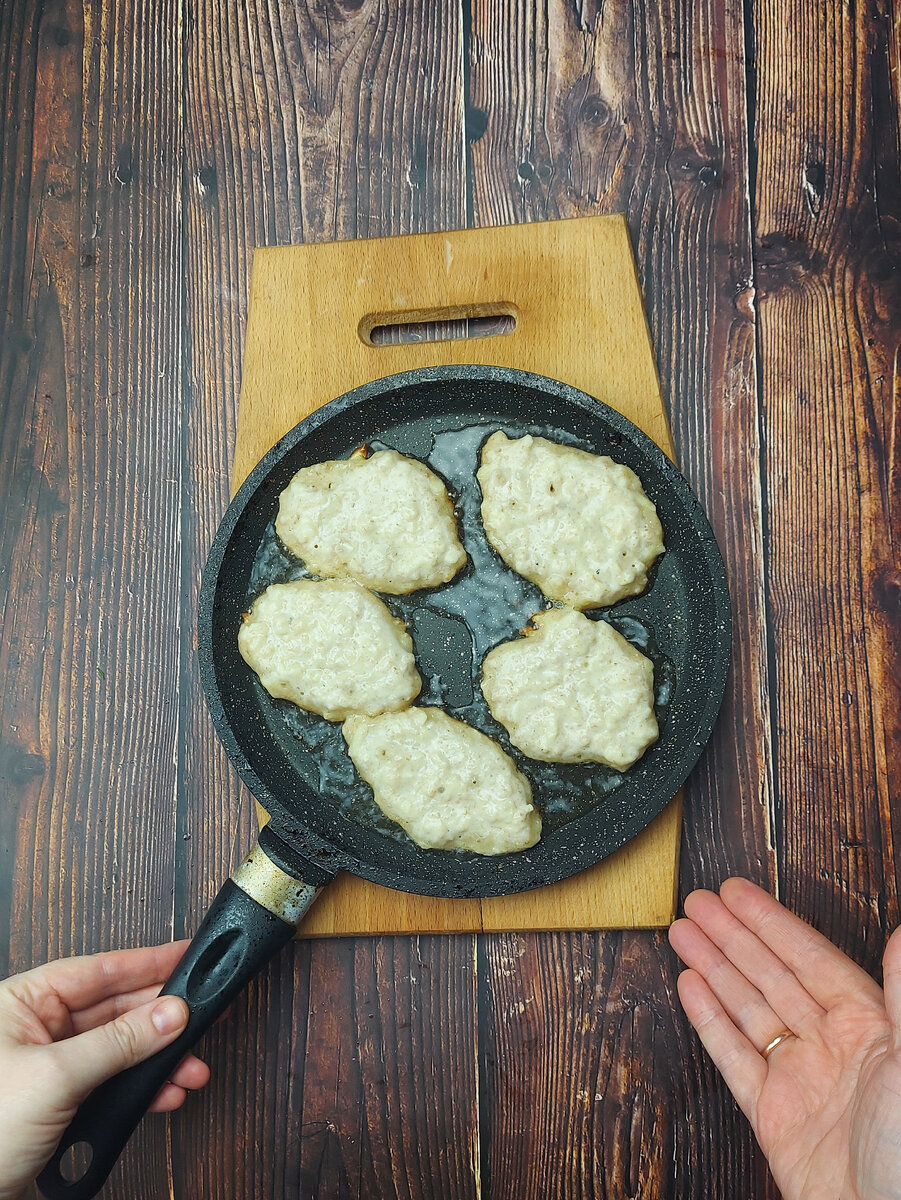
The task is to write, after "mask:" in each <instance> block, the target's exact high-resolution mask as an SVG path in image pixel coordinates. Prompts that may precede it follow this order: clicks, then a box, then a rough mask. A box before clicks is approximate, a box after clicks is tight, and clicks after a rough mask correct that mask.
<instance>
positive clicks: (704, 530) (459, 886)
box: [197, 364, 732, 897]
mask: <svg viewBox="0 0 901 1200" xmlns="http://www.w3.org/2000/svg"><path fill="white" fill-rule="evenodd" d="M449 381H454V382H457V381H472V382H477V383H480V384H481V383H484V382H493V383H498V384H509V385H515V386H519V387H524V388H531V389H533V390H537V391H539V392H541V393H543V394H544V395H547V396H549V397H553V398H556V399H557V400H559V401H561V402H563V403H565V404H568V405H570V406H571V407H573V408H578V409H581V410H582V411H583V412H584V413H585V414H586V416H588V417H589V418H595V419H597V420H599V421H601V422H603V423H604V424H605V425H606V426H608V427H611V428H613V429H615V430H616V431H617V432H618V433H619V434H620V436H622V437H624V438H626V439H628V440H629V441H630V442H631V443H632V444H633V446H634V448H635V449H636V451H637V452H638V453H639V454H640V455H641V456H642V457H643V458H644V459H645V460H650V462H651V463H652V464H653V467H654V469H655V471H656V472H657V474H658V476H659V477H660V478H661V479H662V481H663V483H664V484H665V486H667V487H668V488H669V489H670V491H671V492H673V493H675V495H676V497H677V499H678V501H679V503H680V504H681V506H682V508H683V509H684V511H685V516H686V518H687V520H688V521H689V523H690V525H691V527H692V531H693V534H694V536H695V538H696V543H697V548H698V550H699V551H700V552H702V553H703V558H704V560H705V562H706V566H707V569H708V570H709V572H710V576H711V580H712V585H713V586H712V595H713V600H714V604H715V608H716V617H717V636H716V646H715V653H712V654H711V655H710V658H709V660H708V665H709V672H708V674H707V675H706V676H705V685H706V701H705V703H704V704H703V706H702V707H701V708H700V709H699V712H698V716H697V719H696V720H695V721H694V723H693V730H692V732H693V736H692V738H691V739H690V740H689V741H687V742H686V744H685V745H684V746H682V747H681V752H680V753H679V755H678V756H676V757H675V759H674V762H673V764H672V765H671V767H670V769H669V770H668V771H667V772H666V773H665V774H664V776H663V780H664V781H665V782H666V787H665V789H663V790H665V791H666V792H667V793H668V794H667V796H666V799H665V800H663V801H661V803H660V804H659V806H658V807H657V808H656V810H655V811H654V812H653V813H652V814H651V815H650V816H648V817H647V818H645V819H642V820H638V821H633V822H627V823H626V824H625V825H624V826H623V829H622V834H623V836H621V837H619V838H613V839H611V842H610V844H609V846H608V847H607V848H606V849H605V850H604V852H603V853H602V854H598V853H597V852H596V851H595V849H594V848H593V847H592V845H591V843H592V838H591V837H590V836H586V837H584V838H583V839H581V843H580V839H579V838H578V837H575V836H572V835H574V834H575V833H576V832H577V831H578V830H580V829H583V827H585V826H586V825H587V826H589V827H590V825H591V818H592V817H593V816H594V815H595V814H597V813H598V812H599V810H602V809H603V805H599V806H597V807H595V808H594V809H591V810H589V811H588V812H587V813H585V814H584V815H583V816H581V817H578V818H575V819H573V821H571V822H569V823H568V824H567V825H566V826H564V827H562V828H560V829H557V830H555V831H553V832H552V833H551V834H550V835H548V837H547V838H542V840H541V842H539V843H538V846H542V845H544V847H545V857H546V858H547V859H548V861H547V862H546V863H543V864H542V866H541V868H540V869H539V868H538V867H537V866H536V868H535V874H534V875H533V876H532V877H531V878H526V879H523V880H517V881H516V883H515V884H514V885H513V886H511V885H510V882H509V880H508V879H507V878H506V877H505V875H506V873H505V872H504V871H503V870H500V869H499V870H498V873H497V877H495V876H493V875H492V874H491V872H490V871H489V870H487V869H486V870H483V871H482V876H483V877H484V878H482V879H480V880H479V882H478V884H477V886H475V887H473V886H472V885H471V880H469V879H468V878H467V877H466V872H465V871H463V872H460V871H453V870H450V869H447V870H443V871H441V872H438V873H436V874H430V873H428V872H425V873H423V874H421V875H418V874H410V873H409V872H407V871H398V870H396V869H392V867H391V866H390V865H387V866H386V865H385V863H384V862H376V861H373V859H372V858H369V857H366V856H365V855H360V854H357V853H352V852H351V851H349V850H347V849H346V848H344V847H341V846H338V845H336V844H335V842H334V841H332V840H330V839H329V838H328V837H325V836H323V835H322V834H321V833H320V832H318V831H317V830H316V829H315V828H312V827H311V826H310V825H308V824H306V823H304V822H303V821H301V820H299V819H298V817H297V815H296V814H294V813H293V812H292V811H291V809H290V808H289V807H288V806H287V805H286V803H285V802H283V800H282V798H281V797H279V796H278V795H276V794H275V793H274V792H273V791H272V790H270V788H269V787H268V786H267V784H266V783H265V782H264V781H263V780H262V779H261V778H260V776H259V775H258V774H257V772H256V770H255V769H254V767H253V765H252V763H251V762H250V760H249V758H248V756H247V755H246V754H245V751H244V749H243V748H242V745H241V742H240V739H239V738H238V736H237V735H236V734H235V731H234V729H233V726H232V722H231V720H230V718H229V715H228V712H227V711H226V706H225V703H224V701H223V697H222V692H221V689H220V687H219V681H218V679H217V675H216V664H215V660H214V640H215V609H216V591H217V587H218V585H219V581H220V576H221V571H222V567H223V563H224V562H225V561H226V558H227V554H228V549H229V546H230V544H231V541H232V537H233V535H234V533H235V530H236V528H237V526H238V525H239V522H240V521H241V519H242V517H243V516H244V514H245V511H246V510H247V509H248V508H249V507H250V505H251V503H252V502H253V501H254V499H255V498H256V497H257V496H258V493H259V491H260V489H261V487H262V485H263V484H264V482H265V481H266V480H267V479H268V478H269V476H270V475H271V474H272V472H273V471H274V470H275V468H276V467H277V466H278V465H279V464H281V462H282V461H283V459H284V458H285V457H286V456H287V455H289V454H291V453H292V451H294V450H295V449H296V448H297V447H298V445H299V444H300V443H301V442H302V441H304V440H305V439H306V438H307V437H309V436H310V435H311V434H312V433H314V432H315V431H316V430H318V429H320V428H321V427H322V426H323V425H324V424H326V423H327V422H329V421H330V420H332V419H333V418H334V417H336V416H338V415H339V414H340V413H343V412H345V411H347V410H348V409H351V408H353V407H355V406H357V405H360V404H364V403H366V402H370V401H372V400H373V399H375V398H377V397H379V396H383V395H384V394H385V393H388V392H390V393H397V392H399V391H401V390H403V389H406V388H411V387H415V386H418V385H422V384H427V383H439V384H440V383H443V382H449ZM731 629H732V614H731V603H730V600H729V591H728V580H727V577H726V572H725V566H724V563H723V560H722V555H721V553H720V551H719V547H718V545H717V543H716V539H715V536H714V534H713V530H712V528H711V527H710V524H709V522H708V520H707V517H706V514H705V513H704V511H703V508H702V507H701V504H700V502H699V501H698V499H697V497H696V496H695V495H694V493H693V491H692V490H691V488H690V487H689V485H688V483H687V482H686V480H685V479H684V477H683V476H682V474H681V473H680V471H679V470H678V468H677V467H676V465H675V464H674V463H673V462H672V460H671V459H670V458H669V457H668V455H666V453H665V452H664V451H662V450H661V448H660V447H659V446H657V445H656V443H655V442H653V440H652V439H651V438H649V437H648V436H647V435H646V434H645V433H643V432H642V431H641V430H640V429H639V428H638V427H637V426H636V425H635V424H634V423H633V422H631V421H630V420H629V419H628V418H626V417H625V416H623V415H622V414H621V413H619V412H617V410H616V409H613V408H611V407H610V406H609V405H607V404H605V403H604V402H603V401H600V400H598V399H597V398H596V397H593V396H591V395H589V394H588V393H586V392H584V391H582V390H581V389H579V388H575V387H573V386H571V385H569V384H566V383H564V382H562V381H560V380H556V379H550V378H548V377H546V376H543V375H538V374H535V373H533V372H527V371H520V370H516V369H514V368H508V367H493V366H480V365H476V364H466V365H453V366H438V367H424V368H419V369H417V370H412V371H404V372H399V373H396V374H392V375H388V376H384V377H381V378H379V379H375V380H371V381H369V382H368V383H365V384H362V385H360V386H359V387H357V388H353V389H352V390H350V391H348V392H346V393H344V394H343V395H342V396H339V397H337V398H335V399H333V400H331V401H329V402H328V403H327V404H324V405H322V406H321V407H320V408H318V409H317V410H315V412H313V413H312V414H310V416H308V417H306V418H304V419H303V420H302V421H300V422H299V423H298V424H297V425H295V426H294V427H293V428H292V429H291V430H289V431H288V432H287V433H286V434H285V435H284V436H283V437H282V438H281V439H279V441H278V442H277V443H276V444H275V445H274V446H273V447H272V448H271V449H270V450H269V451H267V453H266V454H265V455H264V456H263V458H262V459H261V460H260V462H259V463H258V464H257V465H256V466H255V467H254V468H253V470H252V471H251V472H250V473H249V474H248V476H247V478H246V479H245V480H244V482H243V483H242V485H241V487H240V488H239V489H238V491H237V493H236V494H235V497H234V498H233V500H232V501H231V503H230V504H229V506H228V508H227V510H226V512H225V514H224V516H223V519H222V522H221V523H220V525H219V528H218V530H217V532H216V535H215V538H214V541H213V545H212V547H211V549H210V553H209V556H208V558H207V562H206V565H205V567H204V571H203V576H202V580H201V587H200V595H199V603H198V618H197V631H198V659H199V664H200V674H201V680H202V683H203V687H204V692H205V695H206V700H207V704H208V707H209V710H210V714H211V716H212V719H213V723H214V726H215V728H216V731H217V734H218V735H219V737H220V739H221V740H222V742H223V744H224V746H225V749H226V751H227V753H228V755H229V758H230V759H231V761H232V763H233V764H234V766H235V768H236V770H237V771H238V774H239V775H240V776H241V778H242V779H243V780H244V782H245V783H246V784H247V786H248V787H249V788H250V790H251V792H252V793H253V794H254V796H255V797H256V798H257V799H258V800H259V802H260V804H261V805H262V806H263V807H264V808H265V809H266V810H267V812H268V813H269V814H270V818H271V820H272V821H273V825H274V828H275V829H276V830H278V831H279V832H280V833H281V834H282V836H283V837H284V838H285V839H286V840H288V841H289V842H290V844H291V845H292V846H293V847H294V848H295V849H296V850H297V851H298V852H299V853H300V854H301V855H302V856H304V857H307V858H309V859H311V860H312V861H313V862H314V863H316V865H317V866H319V867H321V868H323V869H325V870H327V871H329V872H332V873H334V872H337V871H338V870H348V871H351V872H352V873H354V874H356V875H359V876H361V877H363V878H366V879H370V880H372V881H374V882H377V883H380V884H384V885H385V886H388V887H392V888H396V889H398V890H401V891H406V892H413V893H419V894H423V895H435V896H451V897H457V896H461V895H467V896H486V897H487V896H497V895H505V894H512V893H513V892H516V891H524V890H528V889H529V888H532V887H539V886H544V885H545V884H548V883H553V882H557V881H559V880H561V879H564V878H567V877H568V876H570V875H573V874H576V873H577V872H578V871H581V870H584V869H585V868H586V867H589V866H591V865H593V864H594V863H597V862H599V861H601V860H602V859H603V858H606V857H608V856H609V855H610V854H612V853H614V852H615V851H616V850H617V849H619V848H621V846H623V845H625V844H626V843H627V842H629V841H631V840H632V838H634V837H635V836H637V834H638V833H640V832H641V830H642V829H644V828H646V827H647V825H649V824H650V823H651V821H653V820H654V819H655V818H656V816H658V815H659V813H660V812H662V811H663V809H664V808H665V807H666V805H667V804H668V803H669V802H670V801H671V799H672V797H673V796H674V795H675V793H676V792H677V791H678V789H679V788H680V787H681V786H682V784H683V783H684V782H685V779H686V778H687V777H688V775H689V774H690V772H691V770H692V769H693V767H694V766H695V764H696V762H697V761H698V759H699V757H700V755H701V753H702V751H703V749H704V746H705V745H706V743H707V741H708V739H709V737H710V733H711V731H712V729H713V726H714V723H715V721H716V718H717V715H718V713H719V710H720V707H721V704H722V699H723V695H724V692H725V687H726V681H727V678H728V673H729V669H730V664H731ZM303 786H304V787H306V785H303ZM360 828H362V826H360ZM568 834H569V835H570V836H566V835H568ZM558 842H559V843H562V845H563V846H565V848H566V851H567V852H566V853H565V854H558V855H556V857H552V856H551V855H549V854H548V853H547V848H548V846H549V845H551V844H552V843H558ZM574 843H575V844H574ZM536 849H537V847H536V848H533V850H536ZM529 854H530V852H529V851H525V852H520V854H518V855H504V856H500V859H497V860H481V862H485V861H488V862H492V863H496V864H500V863H501V860H515V859H520V860H522V859H523V858H524V856H527V855H529ZM433 856H440V857H441V861H442V862H443V864H444V865H445V867H449V864H450V861H451V860H452V858H453V859H455V860H456V861H457V862H459V861H460V860H459V859H458V858H457V857H456V856H451V855H449V853H448V852H447V851H421V852H420V856H419V858H420V861H421V862H423V863H424V864H425V863H429V862H431V863H434V862H435V861H436V860H435V858H434V857H433ZM466 861H467V862H469V861H472V860H466Z"/></svg>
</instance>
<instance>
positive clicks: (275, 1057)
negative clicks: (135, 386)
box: [172, 0, 476, 1200]
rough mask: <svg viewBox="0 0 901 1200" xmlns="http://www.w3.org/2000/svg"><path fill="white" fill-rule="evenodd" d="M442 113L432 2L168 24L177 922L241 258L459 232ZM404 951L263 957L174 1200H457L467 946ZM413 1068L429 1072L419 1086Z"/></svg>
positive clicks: (459, 198) (198, 911) (457, 116)
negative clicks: (180, 502)
mask: <svg viewBox="0 0 901 1200" xmlns="http://www.w3.org/2000/svg"><path fill="white" fill-rule="evenodd" d="M462 101H463V90H462V77H461V42H460V13H459V8H458V7H457V6H455V5H453V4H450V3H440V4H435V5H431V4H429V5H422V4H419V3H410V2H405V3H401V4H391V5H386V4H384V3H379V2H376V0H364V2H363V3H355V2H346V3H341V4H330V5H326V6H322V5H315V4H307V3H301V4H275V5H262V4H257V3H251V4H248V5H240V6H239V5H234V4H229V3H219V2H215V0H201V2H200V3H198V4H197V5H196V6H195V7H194V8H193V10H192V14H191V20H190V21H189V23H188V25H187V28H186V101H185V174H184V178H185V210H184V220H185V248H186V250H185V274H186V285H185V290H186V395H185V414H186V421H187V430H186V448H185V454H186V465H185V504H184V511H185V528H184V548H185V549H184V562H183V578H184V604H185V617H184V627H185V630H186V631H190V636H189V637H186V638H185V639H184V642H183V656H182V667H181V672H182V678H183V681H184V682H183V692H182V723H183V729H184V738H183V745H184V756H185V757H184V763H183V767H182V774H181V783H180V795H181V816H180V821H181V824H180V830H181V833H182V836H181V838H180V839H179V850H180V852H181V853H180V861H179V892H178V906H177V911H178V914H179V918H180V919H181V920H183V921H184V926H185V928H186V929H188V930H190V929H192V928H194V927H196V924H197V922H198V921H199V919H200V916H201V915H202V912H203V910H204V908H205V906H206V904H207V903H208V901H209V899H210V898H211V897H212V895H213V893H214V892H215V890H216V888H217V887H218V885H219V882H220V881H221V879H222V877H223V876H224V875H225V874H226V873H227V871H228V870H229V869H230V868H231V866H233V865H234V864H235V862H236V861H237V860H238V859H239V858H240V857H241V855H242V853H243V852H244V851H245V850H246V849H247V848H249V846H250V845H251V844H252V839H253V835H254V832H255V820H254V816H253V808H252V803H251V799H250V797H249V795H248V793H247V792H246V790H245V789H244V788H243V787H242V786H241V785H240V783H239V781H238V779H237V776H236V775H235V773H234V772H233V771H232V770H231V768H230V766H229V765H228V763H227V760H226V758H225V754H224V752H223V751H222V748H221V746H220V745H219V743H218V740H217V739H216V737H215V734H214V731H213V728H212V724H211V722H210V720H209V718H208V715H207V713H206V708H205V704H204V701H203V698H202V694H201V689H200V684H199V675H198V673H197V667H196V659H195V655H194V646H193V629H194V622H195V613H196V600H197V589H198V587H199V580H200V572H201V569H202V566H203V562H204V560H205V557H206V553H207V549H208V547H209V545H210V543H211V541H212V539H213V535H214V533H215V529H216V526H217V524H218V522H219V519H220V517H221V515H222V513H223V511H224V509H225V507H226V504H227V501H228V493H229V479H228V475H229V466H230V459H231V456H232V452H233V449H234V444H235V429H236V418H237V405H238V393H239V383H240V379H241V364H242V346H243V339H244V326H245V320H246V316H247V301H248V291H249V284H250V265H251V258H252V253H253V248H254V247H256V246H262V245H280V244H289V243H298V242H304V241H333V240H335V239H336V238H355V237H367V236H369V237H373V236H379V235H382V234H391V233H407V232H415V231H420V230H424V229H431V228H455V227H458V226H460V225H462V224H463V223H464V221H465V205H464V191H465V185H464V169H465V162H464V153H463V122H462ZM386 947H388V948H387V949H386ZM421 954H422V951H421V950H420V949H419V948H418V946H417V944H416V943H415V942H413V941H408V940H398V941H396V942H390V943H375V942H372V941H363V942H361V943H360V944H359V946H357V947H352V946H348V947H345V948H343V949H340V948H334V949H332V948H329V947H327V946H322V947H318V946H317V947H315V948H314V950H313V951H311V950H310V949H309V948H308V947H307V946H305V945H303V944H302V943H299V944H298V945H296V946H295V947H293V948H292V949H291V950H289V951H288V952H287V953H286V954H285V955H284V956H283V957H282V959H280V960H279V961H278V962H277V963H274V964H273V965H272V966H271V967H270V968H269V970H268V971H267V972H266V973H265V974H264V975H263V976H262V977H261V978H260V979H259V980H258V981H257V982H256V983H255V984H253V985H252V986H251V988H250V990H249V991H248V993H247V995H246V999H242V1001H241V1002H240V1003H239V1004H238V1005H236V1006H235V1010H234V1011H233V1013H232V1015H231V1017H230V1018H229V1019H228V1021H227V1022H226V1023H225V1024H224V1025H223V1026H221V1027H219V1028H217V1029H216V1030H215V1031H214V1033H213V1034H212V1035H211V1037H210V1038H209V1039H208V1043H209V1044H208V1057H209V1059H210V1062H211V1065H212V1067H213V1083H212V1084H211V1086H210V1089H209V1090H208V1091H207V1092H206V1093H204V1096H203V1097H202V1099H201V1098H198V1103H197V1104H196V1105H195V1106H194V1107H193V1108H192V1109H191V1111H189V1112H186V1113H185V1114H183V1116H180V1117H179V1118H178V1119H177V1121H175V1120H174V1121H173V1122H172V1126H173V1131H175V1130H176V1129H177V1131H178V1132H177V1134H174V1136H175V1138H176V1140H175V1141H174V1143H173V1178H174V1179H175V1180H176V1189H177V1190H176V1194H181V1195H185V1196H191V1197H197V1198H198V1200H201V1198H203V1200H208V1198H209V1200H212V1198H216V1200H219V1198H220V1197H221V1198H222V1200H226V1198H229V1200H230V1198H231V1197H234V1196H237V1195H242V1196H248V1197H250V1196H252V1197H254V1200H266V1198H267V1197H269V1198H271V1200H295V1198H296V1200H301V1198H303V1200H308V1198H309V1197H322V1198H323V1200H325V1198H326V1197H328V1198H329V1200H331V1198H332V1197H349V1196H357V1195H365V1194H370V1195H373V1196H375V1195H385V1196H389V1195H395V1194H397V1195H402V1196H406V1195H410V1194H413V1195H420V1194H421V1195H428V1194H429V1193H428V1186H429V1184H428V1181H429V1178H430V1175H429V1172H430V1171H432V1172H434V1173H435V1187H436V1188H437V1187H438V1185H439V1183H440V1184H441V1186H442V1187H443V1188H444V1191H443V1193H441V1194H443V1195H446V1196H447V1197H449V1198H451V1200H456V1198H457V1197H460V1198H462V1197H468V1196H469V1195H471V1189H472V1183H471V1181H472V1169H471V1151H470V1143H471V1141H472V1139H473V1138H474V1136H475V1132H474V1131H475V1119H476V1118H475V1111H474V1103H473V1099H472V1097H473V1096H474V1095H475V1076H474V1072H475V1053H474V1051H473V1052H472V1053H470V1054H468V1055H467V1053H466V1052H465V1051H464V1052H461V1051H460V1046H459V1045H458V1043H461V1044H462V1045H463V1046H464V1047H465V1046H466V1045H467V1044H472V1045H473V1046H474V1045H475V1039H476V1035H475V1001H474V991H473V989H474V986H475V985H474V980H473V975H472V971H471V964H472V957H473V948H472V941H471V939H469V938H460V939H457V940H453V941H448V942H446V943H437V942H436V943H435V951H434V969H431V970H428V969H426V970H424V971H422V972H420V970H419V967H418V962H419V957H420V955H421ZM430 954H431V951H430ZM431 961H432V960H431V959H430V962H431ZM413 977H418V978H420V980H421V983H420V985H419V987H418V988H416V989H415V990H414V991H413V992H410V993H408V994H407V997H406V999H405V1000H404V1001H403V1002H404V1003H405V1005H406V1010H405V1011H406V1014H407V1015H406V1017H404V1018H403V1019H401V1017H400V1016H398V1017H397V1019H394V1018H393V1017H392V1019H391V1020H388V1017H389V1016H390V1015H391V1014H389V1013H388V1012H385V1014H384V1020H382V1016H381V1015H380V1014H379V1011H378V1010H377V1009H376V1008H374V1007H373V999H372V988H373V986H378V987H381V988H383V989H386V993H385V994H386V997H389V999H388V1003H389V1004H390V1003H391V1000H390V996H391V995H392V994H393V991H392V989H394V987H395V983H394V980H395V979H396V980H397V983H396V987H397V989H398V990H399V992H400V991H401V990H402V989H403V987H404V986H405V984H404V981H405V980H409V979H411V978H413ZM368 1013H373V1014H375V1016H364V1015H362V1014H368ZM361 1039H365V1040H364V1041H361ZM420 1060H421V1061H422V1062H423V1063H431V1064H432V1074H431V1075H430V1076H429V1077H428V1078H426V1077H425V1076H424V1075H423V1074H422V1068H421V1067H419V1066H418V1065H417V1064H418V1063H419V1062H420ZM386 1064H387V1065H386ZM423 1089H424V1090H423ZM248 1114H251V1120H250V1121H248ZM448 1131H450V1132H451V1133H452V1134H453V1136H452V1138H451V1139H450V1140H449V1141H447V1144H446V1145H445V1139H446V1137H447V1134H448ZM389 1134H390V1136H389ZM386 1139H387V1140H386ZM419 1143H422V1146H423V1149H422V1151H421V1152H420V1151H419V1150H417V1151H416V1155H417V1157H416V1158H412V1159H409V1160H408V1159H407V1158H405V1157H404V1154H405V1151H404V1147H405V1146H406V1147H411V1148H412V1147H416V1146H417V1145H418V1144H419ZM433 1147H434V1150H432V1148H433ZM426 1148H429V1153H428V1155H426ZM410 1153H412V1149H411V1151H410ZM376 1178H377V1179H378V1181H379V1183H378V1187H379V1188H381V1187H382V1185H384V1187H385V1190H384V1191H380V1190H377V1189H376V1185H375V1183H374V1180H375V1179H376ZM417 1179H421V1182H419V1183H417V1182H416V1181H417ZM361 1189H362V1190H361ZM367 1189H368V1192H367ZM416 1189H419V1190H416ZM435 1194H438V1193H437V1192H436V1193H435Z"/></svg>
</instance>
